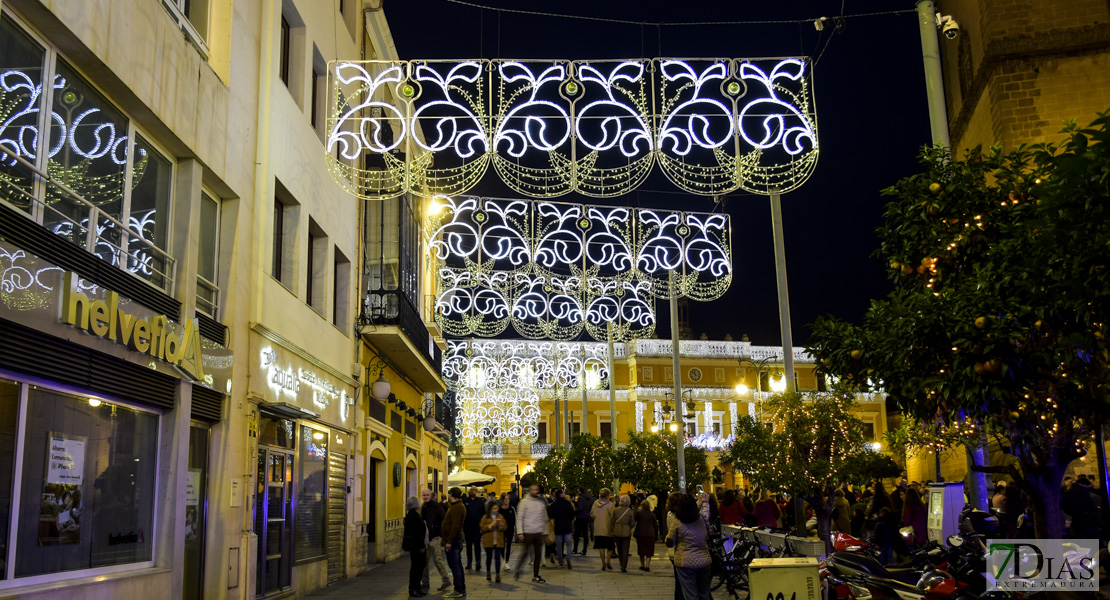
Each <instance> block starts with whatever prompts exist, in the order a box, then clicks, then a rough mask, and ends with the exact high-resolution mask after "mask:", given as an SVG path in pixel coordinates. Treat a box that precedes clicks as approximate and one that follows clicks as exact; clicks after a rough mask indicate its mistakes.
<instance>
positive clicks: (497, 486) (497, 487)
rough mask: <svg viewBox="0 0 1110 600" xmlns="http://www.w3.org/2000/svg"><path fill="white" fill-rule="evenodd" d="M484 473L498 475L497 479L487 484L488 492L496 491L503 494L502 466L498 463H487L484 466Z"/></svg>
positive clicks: (495, 492)
mask: <svg viewBox="0 0 1110 600" xmlns="http://www.w3.org/2000/svg"><path fill="white" fill-rule="evenodd" d="M482 475H490V476H492V477H496V478H497V480H496V481H494V482H493V483H491V484H489V485H487V486H486V493H487V494H488V493H494V494H497V495H498V496H500V495H501V492H502V490H501V467H498V466H497V465H486V466H484V467H482Z"/></svg>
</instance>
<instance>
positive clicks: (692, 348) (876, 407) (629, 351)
mask: <svg viewBox="0 0 1110 600" xmlns="http://www.w3.org/2000/svg"><path fill="white" fill-rule="evenodd" d="M679 347H680V350H681V360H680V366H681V372H680V374H679V375H680V377H681V384H682V390H683V404H684V405H686V404H687V403H688V402H692V403H693V411H692V412H689V409H688V408H687V409H686V410H687V411H688V412H687V416H686V418H685V426H686V432H687V434H686V435H687V439H688V440H690V442H691V443H694V444H697V445H699V446H700V447H703V448H706V449H707V450H709V463H710V464H709V469H710V471H712V470H713V468H714V467H716V466H717V465H718V463H717V455H718V451H717V449H719V448H721V447H723V445H724V444H725V443H727V439H728V437H729V436H730V434H731V432H732V431H733V428H734V427H735V423H736V422H737V421H738V419H741V418H744V417H746V416H748V415H752V416H758V415H759V414H760V408H761V400H763V399H766V398H767V397H769V396H770V395H771V394H772V393H774V392H775V391H781V390H784V389H786V382H785V376H784V375H783V372H784V366H783V361H782V349H781V348H778V347H769V346H754V345H752V344H751V343H750V342H747V341H710V340H681V342H680V346H679ZM794 366H795V379H796V381H797V388H796V389H798V390H799V391H803V392H805V391H818V390H824V389H825V384H824V382H819V381H818V376H817V375H816V373H815V371H814V363H813V358H812V357H811V356H810V355H808V354H807V353H806V352H805V351H804V350H802V349H801V348H795V349H794ZM587 380H588V379H587ZM612 381H613V385H614V389H615V394H614V396H615V399H614V402H613V405H615V406H611V404H610V394H609V390H608V389H587V390H586V393H585V411H583V394H582V392H581V391H580V390H578V389H573V390H567V392H566V395H565V399H564V396H563V393H562V392H561V391H560V392H559V393H558V394H557V396H558V398H559V402H558V403H559V406H558V409H557V407H556V402H555V400H554V398H553V397H552V395H551V394H549V395H547V396H541V398H540V402H539V406H540V418H539V421H538V423H537V431H538V436H537V439H536V442H535V443H533V444H519V445H480V444H470V445H467V446H463V447H461V448H460V449H459V458H460V464H461V465H463V467H464V468H467V469H469V470H471V471H476V472H480V473H487V474H490V475H494V476H496V477H497V478H498V479H497V482H496V483H495V484H493V485H490V486H487V489H488V490H490V491H498V492H507V491H509V489H510V487H511V485H512V484H513V483H514V482H515V481H517V476H518V475H520V476H523V475H524V474H525V473H527V472H528V471H530V470H531V467H532V465H533V464H534V463H535V461H536V460H538V459H539V458H542V457H543V456H545V455H546V454H547V452H548V451H550V449H551V447H552V446H553V445H556V444H565V443H566V435H565V431H566V425H565V423H566V420H567V419H566V416H567V415H569V416H570V419H569V420H570V432H571V435H574V434H577V433H580V432H582V431H585V432H587V433H591V434H594V435H600V436H602V437H609V436H610V435H611V432H612V431H613V428H614V427H615V430H616V437H617V443H618V444H619V443H624V442H627V441H628V432H629V431H636V432H650V431H651V430H652V426H653V425H657V426H659V428H660V429H661V430H664V431H665V430H666V426H665V424H664V421H665V419H666V417H665V414H664V412H663V410H664V408H665V407H666V406H667V405H668V404H669V405H670V406H671V407H673V406H674V402H673V398H672V396H673V390H674V368H673V364H672V357H671V342H670V340H636V341H635V342H629V343H627V344H614V357H613V373H612ZM740 386H743V387H740ZM614 407H615V409H616V410H615V411H614V410H613V408H614ZM556 410H558V413H557V412H556ZM583 412H585V419H583V418H582V415H583ZM671 414H672V415H673V414H674V413H671ZM856 414H857V416H858V417H859V418H860V419H861V420H863V422H864V423H865V437H866V438H867V439H868V441H872V442H880V443H881V440H882V436H883V434H884V433H885V432H886V430H887V421H886V411H885V403H884V399H883V397H882V396H881V395H878V394H860V396H859V399H858V404H857V410H856ZM583 421H584V423H583ZM560 422H562V423H564V425H563V428H562V431H560V427H559V424H560ZM721 470H722V471H724V472H725V474H726V475H725V481H724V485H726V486H733V485H736V484H737V483H738V482H736V481H734V480H733V478H732V475H731V473H730V472H729V471H728V469H727V468H726V467H722V468H721ZM688 483H689V485H690V486H694V485H697V484H698V483H701V484H703V485H705V486H706V487H707V488H711V487H712V482H708V481H706V482H695V481H692V482H688Z"/></svg>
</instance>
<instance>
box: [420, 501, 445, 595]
mask: <svg viewBox="0 0 1110 600" xmlns="http://www.w3.org/2000/svg"><path fill="white" fill-rule="evenodd" d="M422 496H423V498H424V505H423V506H422V507H421V508H420V516H421V517H422V518H423V519H424V525H426V526H427V527H428V551H427V552H426V553H425V563H426V564H425V565H424V573H423V576H422V577H421V578H420V589H421V590H426V589H431V580H430V579H429V575H430V574H431V572H430V570H431V568H432V564H435V566H436V570H437V571H439V576H440V577H442V578H443V585H441V586H439V591H441V592H442V591H444V590H446V589H447V588H449V587H451V570H450V569H448V568H447V557H446V556H445V555H444V552H443V533H442V527H443V515H444V514H446V512H447V511H446V510H444V508H443V505H442V504H440V503H439V502H437V501H436V498H435V494H433V493H432V490H429V489H425V490H424V492H423V494H422Z"/></svg>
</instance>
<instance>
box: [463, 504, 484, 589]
mask: <svg viewBox="0 0 1110 600" xmlns="http://www.w3.org/2000/svg"><path fill="white" fill-rule="evenodd" d="M465 502H466V526H465V527H464V529H463V535H464V536H465V537H466V570H467V571H469V570H470V566H471V564H472V563H473V565H474V570H475V571H476V572H479V573H480V572H482V532H481V531H480V530H479V527H478V526H479V525H480V524H481V523H482V517H483V516H485V514H486V503H485V501H484V500H482V498H481V496H479V495H478V488H477V487H476V486H470V490H469V491H468V492H467V497H466V501H465Z"/></svg>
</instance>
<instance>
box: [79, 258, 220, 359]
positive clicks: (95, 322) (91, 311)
mask: <svg viewBox="0 0 1110 600" xmlns="http://www.w3.org/2000/svg"><path fill="white" fill-rule="evenodd" d="M62 280H63V282H64V285H63V287H62V323H65V324H66V325H72V326H74V327H76V328H78V329H84V330H86V331H88V332H89V333H91V334H93V335H95V336H97V337H102V338H105V339H107V340H110V341H113V342H117V343H120V344H123V345H125V346H127V347H129V348H131V349H133V350H135V351H137V352H142V353H143V354H149V355H151V356H153V357H155V358H158V359H161V360H164V361H166V362H168V363H170V364H172V365H177V366H178V367H179V368H180V369H181V370H182V371H185V373H187V374H188V375H189V376H190V377H192V378H194V379H197V380H200V379H204V364H203V360H202V358H203V357H202V351H201V345H200V328H199V327H198V326H197V322H196V319H189V320H188V321H186V322H185V324H184V327H183V328H182V332H181V335H179V336H178V335H174V334H173V333H172V332H171V331H170V330H169V327H168V325H169V319H167V318H166V316H165V315H158V316H155V317H153V318H151V319H150V320H147V319H140V318H138V317H136V316H135V315H132V314H129V313H126V312H124V311H123V309H122V308H120V306H119V294H117V293H115V292H113V291H106V292H105V293H104V300H90V299H89V296H88V295H87V294H85V293H84V292H81V291H78V289H77V276H76V275H75V274H73V273H66V274H65V275H64V276H63V277H62ZM117 336H118V337H117Z"/></svg>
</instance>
